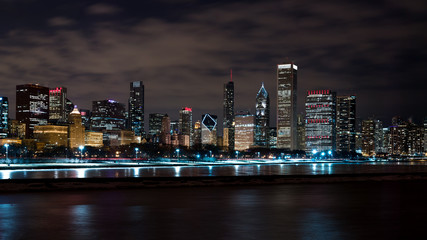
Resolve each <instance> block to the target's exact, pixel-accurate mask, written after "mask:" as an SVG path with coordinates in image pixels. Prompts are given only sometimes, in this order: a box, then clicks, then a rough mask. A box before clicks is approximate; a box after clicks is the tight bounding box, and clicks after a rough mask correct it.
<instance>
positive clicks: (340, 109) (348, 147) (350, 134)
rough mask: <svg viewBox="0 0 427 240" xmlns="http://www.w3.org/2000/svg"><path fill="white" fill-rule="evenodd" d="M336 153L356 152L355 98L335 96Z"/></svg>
mask: <svg viewBox="0 0 427 240" xmlns="http://www.w3.org/2000/svg"><path fill="white" fill-rule="evenodd" d="M336 131H337V151H338V152H347V153H350V152H355V151H356V96H337V127H336Z"/></svg>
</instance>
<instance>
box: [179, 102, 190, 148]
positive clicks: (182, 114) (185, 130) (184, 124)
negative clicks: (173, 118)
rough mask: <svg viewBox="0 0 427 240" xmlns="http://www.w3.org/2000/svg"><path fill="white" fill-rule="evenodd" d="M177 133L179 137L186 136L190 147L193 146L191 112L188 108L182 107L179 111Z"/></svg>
mask: <svg viewBox="0 0 427 240" xmlns="http://www.w3.org/2000/svg"><path fill="white" fill-rule="evenodd" d="M178 128H179V129H178V132H179V134H180V135H186V136H188V137H189V139H190V146H192V145H193V110H192V109H191V108H189V107H183V108H182V109H181V110H180V111H179V125H178Z"/></svg>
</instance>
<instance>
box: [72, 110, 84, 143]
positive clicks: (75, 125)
mask: <svg viewBox="0 0 427 240" xmlns="http://www.w3.org/2000/svg"><path fill="white" fill-rule="evenodd" d="M68 123H69V126H68V135H69V144H68V146H69V147H70V148H78V147H79V146H84V145H85V128H84V126H83V123H82V115H81V114H80V112H79V110H78V109H77V107H75V108H74V110H73V111H72V112H71V113H70V114H69V115H68Z"/></svg>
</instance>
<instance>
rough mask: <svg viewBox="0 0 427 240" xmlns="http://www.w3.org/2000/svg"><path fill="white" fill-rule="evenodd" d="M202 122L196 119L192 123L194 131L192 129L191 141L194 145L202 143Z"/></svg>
mask: <svg viewBox="0 0 427 240" xmlns="http://www.w3.org/2000/svg"><path fill="white" fill-rule="evenodd" d="M201 125H202V123H201V122H200V121H197V122H195V123H194V131H193V141H194V146H200V145H202V127H201Z"/></svg>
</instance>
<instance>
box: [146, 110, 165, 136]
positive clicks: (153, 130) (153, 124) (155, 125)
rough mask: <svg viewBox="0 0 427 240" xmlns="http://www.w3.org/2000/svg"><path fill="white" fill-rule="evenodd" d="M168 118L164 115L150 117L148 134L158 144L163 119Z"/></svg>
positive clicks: (151, 115) (156, 114) (157, 114)
mask: <svg viewBox="0 0 427 240" xmlns="http://www.w3.org/2000/svg"><path fill="white" fill-rule="evenodd" d="M164 116H166V114H163V113H150V115H149V116H148V128H149V130H148V133H149V134H150V137H151V139H152V140H153V142H155V143H158V142H159V141H160V132H161V131H162V119H163V117H164Z"/></svg>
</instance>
